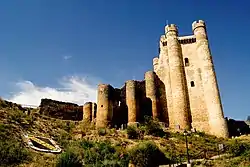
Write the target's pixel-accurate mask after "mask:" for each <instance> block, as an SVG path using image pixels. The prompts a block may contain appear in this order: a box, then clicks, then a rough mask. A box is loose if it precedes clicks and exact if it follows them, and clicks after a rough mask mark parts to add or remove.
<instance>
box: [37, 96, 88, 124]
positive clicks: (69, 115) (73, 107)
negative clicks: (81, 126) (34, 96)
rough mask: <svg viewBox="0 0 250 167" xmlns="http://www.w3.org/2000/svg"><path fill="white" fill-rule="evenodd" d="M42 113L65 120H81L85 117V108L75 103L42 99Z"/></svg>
mask: <svg viewBox="0 0 250 167" xmlns="http://www.w3.org/2000/svg"><path fill="white" fill-rule="evenodd" d="M39 107H40V110H39V112H40V114H43V115H46V116H50V117H52V118H58V119H63V120H75V121H79V120H82V119H83V109H82V107H80V106H78V105H77V104H74V103H68V102H61V101H56V100H51V99H41V103H40V106H39Z"/></svg>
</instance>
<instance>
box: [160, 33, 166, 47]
mask: <svg viewBox="0 0 250 167" xmlns="http://www.w3.org/2000/svg"><path fill="white" fill-rule="evenodd" d="M165 42H167V38H166V35H165V34H164V35H161V37H160V41H159V46H160V48H162V47H163V46H164V43H165Z"/></svg>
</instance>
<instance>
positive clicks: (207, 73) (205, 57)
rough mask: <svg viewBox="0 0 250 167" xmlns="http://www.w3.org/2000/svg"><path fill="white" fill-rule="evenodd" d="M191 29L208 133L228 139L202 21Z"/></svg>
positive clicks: (197, 22) (194, 23)
mask: <svg viewBox="0 0 250 167" xmlns="http://www.w3.org/2000/svg"><path fill="white" fill-rule="evenodd" d="M192 28H193V32H194V35H195V37H196V52H197V56H198V58H199V61H200V68H201V73H202V75H201V76H202V83H203V89H204V94H205V103H206V105H207V109H208V117H209V125H210V133H211V134H213V135H215V136H218V137H228V128H227V123H226V121H225V119H224V114H223V110H222V104H221V99H220V93H219V89H218V83H217V79H216V75H215V70H214V65H213V60H212V56H211V52H210V48H209V44H208V38H207V32H206V25H205V22H204V21H202V20H199V21H195V22H193V24H192Z"/></svg>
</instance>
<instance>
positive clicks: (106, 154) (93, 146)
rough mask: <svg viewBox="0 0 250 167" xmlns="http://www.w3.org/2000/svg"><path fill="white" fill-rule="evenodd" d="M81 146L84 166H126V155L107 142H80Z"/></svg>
mask: <svg viewBox="0 0 250 167" xmlns="http://www.w3.org/2000/svg"><path fill="white" fill-rule="evenodd" d="M80 145H81V147H82V148H83V161H84V166H87V167H88V166H89V167H96V166H97V167H110V166H114V167H127V166H128V155H127V154H126V153H122V152H118V151H116V149H115V148H114V147H113V146H111V143H109V142H97V143H94V142H90V141H86V140H83V141H81V142H80Z"/></svg>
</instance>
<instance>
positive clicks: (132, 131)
mask: <svg viewBox="0 0 250 167" xmlns="http://www.w3.org/2000/svg"><path fill="white" fill-rule="evenodd" d="M127 134H128V138H129V139H138V138H139V137H140V133H139V132H138V130H137V128H136V127H135V126H128V128H127Z"/></svg>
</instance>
